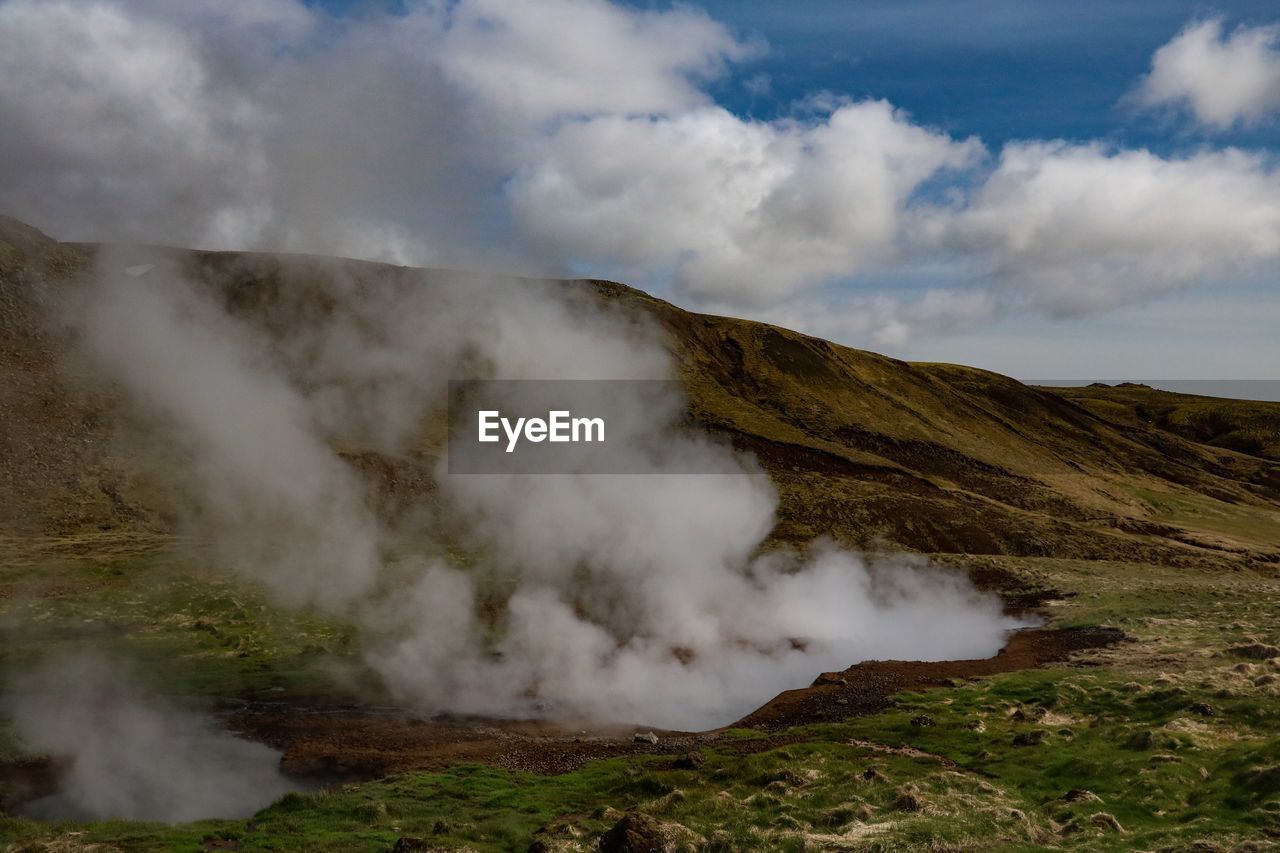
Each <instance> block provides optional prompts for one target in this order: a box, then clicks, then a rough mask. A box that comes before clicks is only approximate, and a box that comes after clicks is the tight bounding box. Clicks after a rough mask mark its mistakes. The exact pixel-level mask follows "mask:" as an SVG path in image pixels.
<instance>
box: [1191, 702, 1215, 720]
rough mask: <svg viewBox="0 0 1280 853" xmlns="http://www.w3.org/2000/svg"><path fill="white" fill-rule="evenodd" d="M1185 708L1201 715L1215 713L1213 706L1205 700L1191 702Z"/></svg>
mask: <svg viewBox="0 0 1280 853" xmlns="http://www.w3.org/2000/svg"><path fill="white" fill-rule="evenodd" d="M1187 710H1188V711H1190V712H1191V713H1193V714H1199V715H1200V716H1202V717H1212V716H1213V715H1214V713H1215V712H1214V710H1213V706H1212V705H1210V704H1209V703H1207V702H1193V703H1192V704H1191V705H1190V706H1189V707H1188V708H1187Z"/></svg>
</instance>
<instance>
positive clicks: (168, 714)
mask: <svg viewBox="0 0 1280 853" xmlns="http://www.w3.org/2000/svg"><path fill="white" fill-rule="evenodd" d="M13 717H14V722H15V724H16V726H17V732H18V735H19V736H20V737H21V738H22V739H23V741H24V742H25V743H26V744H27V746H28V747H30V748H33V749H35V750H39V751H43V752H47V753H49V754H52V755H55V756H59V757H66V758H68V759H69V762H70V763H69V764H68V766H67V768H66V771H65V774H64V776H63V779H62V786H61V790H60V791H59V792H58V793H57V794H55V795H52V796H49V797H45V798H44V799H41V800H37V801H34V802H32V803H29V804H28V805H27V808H26V811H27V813H28V814H30V815H32V816H34V817H48V818H57V819H64V820H65V819H78V820H96V819H105V818H121V819H130V820H158V821H165V822H174V823H176V822H179V821H189V820H197V819H201V818H209V817H222V818H234V817H245V816H248V815H250V814H253V813H254V812H256V811H257V810H258V809H260V808H262V807H263V806H264V805H265V804H267V803H269V802H271V801H272V800H274V799H275V798H277V797H279V796H281V795H283V794H285V793H286V792H288V791H292V790H296V786H295V785H294V784H293V783H291V782H290V781H289V780H288V779H286V778H285V777H284V776H283V775H281V773H280V771H279V769H278V768H279V759H280V754H279V753H277V752H276V751H274V750H272V749H270V748H268V747H265V746H263V745H262V744H257V743H251V742H249V741H246V740H241V739H240V738H238V737H235V736H234V735H231V734H229V733H227V732H225V731H220V730H217V729H215V728H213V727H211V725H210V721H209V720H207V719H206V718H205V717H203V716H201V715H199V714H197V713H195V712H193V711H190V710H187V709H184V708H180V707H178V706H175V705H172V704H170V703H168V702H166V701H164V700H162V699H159V698H157V697H154V696H147V695H145V693H144V692H143V691H142V690H141V689H140V688H139V686H138V685H137V684H136V683H134V682H133V681H132V680H131V678H130V677H129V675H128V671H127V669H125V668H123V667H122V666H121V665H120V663H119V662H118V661H108V660H106V659H104V658H101V657H97V656H92V655H85V656H81V657H76V658H69V659H65V660H61V661H55V662H48V663H46V664H45V665H43V666H42V667H41V668H39V669H38V670H37V671H35V672H31V673H28V674H27V675H26V677H25V678H23V679H21V680H20V681H19V683H18V684H17V690H16V693H15V695H14V700H13Z"/></svg>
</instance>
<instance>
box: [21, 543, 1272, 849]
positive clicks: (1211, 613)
mask: <svg viewBox="0 0 1280 853" xmlns="http://www.w3.org/2000/svg"><path fill="white" fill-rule="evenodd" d="M974 559H978V558H974ZM982 559H985V560H987V561H989V562H993V563H996V564H998V565H999V566H1000V567H1002V568H1006V569H1009V570H1011V571H1015V572H1017V573H1019V574H1020V575H1022V576H1024V577H1026V578H1028V579H1029V580H1032V581H1035V582H1036V583H1039V584H1042V585H1045V586H1053V587H1056V588H1058V589H1062V590H1064V591H1067V592H1069V593H1074V595H1073V596H1071V597H1069V598H1066V599H1064V600H1063V601H1062V602H1061V603H1060V604H1058V605H1057V606H1054V607H1052V608H1050V612H1051V613H1052V614H1053V616H1054V620H1055V622H1057V623H1059V624H1074V625H1091V624H1110V625H1115V626H1118V627H1122V628H1123V629H1124V630H1125V631H1126V632H1127V633H1128V634H1129V635H1130V636H1131V637H1132V641H1131V642H1128V643H1124V644H1122V645H1120V646H1117V647H1115V648H1113V649H1109V650H1101V651H1095V652H1090V653H1087V654H1085V655H1084V656H1082V658H1081V659H1079V660H1078V661H1077V662H1075V663H1072V664H1062V665H1055V666H1052V667H1048V668H1043V669H1040V670H1035V671H1025V672H1013V673H1006V674H1002V675H999V676H995V677H991V678H986V679H976V680H971V681H965V682H961V683H958V684H955V685H953V686H951V687H947V688H943V689H937V690H929V691H925V692H919V693H909V694H903V695H901V696H899V697H898V699H897V702H896V704H895V707H893V708H892V709H890V710H888V711H886V712H884V713H881V714H877V715H874V716H869V717H862V718H854V719H850V720H847V721H845V722H842V723H839V724H831V725H822V726H809V727H803V728H797V729H793V730H789V731H785V732H780V733H773V734H771V735H767V736H766V735H764V734H762V733H760V732H756V731H752V730H747V729H730V730H727V731H726V732H724V733H723V734H722V736H721V737H720V738H719V739H718V740H717V741H715V742H713V743H712V744H711V745H710V746H709V747H707V748H706V749H704V750H703V752H704V755H705V758H706V760H705V763H704V764H703V765H702V766H701V767H700V768H698V769H696V770H677V769H674V768H673V767H672V764H671V758H670V757H664V756H658V757H644V758H634V759H613V760H608V761H598V762H594V763H591V764H587V765H585V766H584V767H582V768H580V769H578V770H576V771H573V772H570V773H566V774H562V775H559V776H535V775H531V774H528V773H522V772H515V771H508V770H503V769H500V768H496V767H481V766H474V765H465V766H458V767H454V768H452V769H450V770H448V771H446V772H440V773H408V774H404V775H400V776H395V777H390V778H387V779H383V780H380V781H377V782H371V783H367V784H362V785H353V786H346V787H343V788H340V789H338V790H333V791H325V792H319V793H314V794H292V795H288V796H287V797H285V798H284V799H283V800H281V801H280V802H278V803H276V804H274V805H272V806H270V807H268V808H266V809H264V810H263V811H262V812H260V813H259V814H257V815H256V816H254V817H253V818H252V819H251V820H248V821H205V822H201V823H196V824H189V825H182V826H176V827H169V826H162V825H154V824H131V823H121V822H102V823H93V824H87V825H50V824H41V823H36V822H32V821H26V820H20V819H7V820H4V821H3V822H0V836H2V837H5V838H7V839H9V844H10V847H9V848H8V849H12V850H23V849H33V850H34V849H45V848H44V847H42V845H45V844H47V843H61V841H62V840H67V839H70V840H71V841H73V842H74V843H77V844H92V843H104V844H113V845H119V846H121V847H123V848H124V849H130V850H175V849H176V850H184V849H185V850H196V849H199V848H200V846H201V844H202V842H203V840H205V839H206V838H227V839H234V840H235V841H236V842H237V843H238V844H239V845H240V849H242V850H317V851H346V850H353V851H358V850H369V851H381V850H386V849H388V848H389V847H390V845H391V844H392V843H394V841H395V840H396V839H397V838H399V837H401V836H405V835H408V836H418V837H422V838H425V839H427V840H428V841H429V842H430V843H431V844H433V845H436V846H437V847H439V848H441V849H473V850H524V849H526V848H527V847H528V845H529V844H530V842H531V841H532V840H534V839H535V838H541V839H544V840H546V841H547V842H548V844H549V845H550V849H566V850H588V849H592V847H593V845H594V843H595V841H596V839H597V838H599V836H600V834H601V833H602V832H603V831H604V830H605V829H607V828H608V827H609V826H610V825H611V824H612V823H614V822H616V821H617V819H618V818H619V817H620V815H621V813H623V812H626V811H628V810H640V811H643V812H645V813H647V814H649V815H651V816H653V817H654V818H655V819H656V820H658V821H660V822H662V824H664V825H665V826H667V827H668V830H669V832H670V834H671V837H672V838H673V839H674V840H675V841H677V842H678V845H677V846H680V847H682V848H684V849H712V850H714V849H719V850H755V849H777V850H797V851H798V850H802V849H856V850H903V849H906V850H910V849H919V850H935V849H941V848H944V847H951V848H953V849H972V848H974V847H979V846H980V847H984V848H988V849H993V850H1005V849H1007V850H1024V849H1031V848H1033V847H1034V846H1035V845H1038V844H1055V845H1059V846H1062V847H1064V848H1070V849H1098V850H1127V849H1156V848H1160V847H1164V846H1178V845H1186V844H1188V843H1190V842H1191V841H1194V840H1197V839H1213V840H1215V841H1217V842H1219V843H1223V844H1232V843H1239V842H1243V841H1244V840H1248V839H1259V840H1265V839H1267V838H1274V837H1277V836H1278V835H1280V769H1277V768H1280V739H1277V737H1276V735H1277V732H1280V701H1277V689H1276V685H1277V683H1278V682H1277V680H1276V676H1280V666H1277V665H1276V664H1275V663H1273V662H1266V661H1256V660H1255V661H1246V660H1245V659H1242V658H1239V657H1235V656H1233V655H1232V654H1231V653H1230V652H1229V651H1228V650H1229V649H1230V648H1231V647H1233V646H1235V645H1238V644H1240V643H1246V642H1266V643H1275V642H1276V641H1277V639H1280V606H1277V605H1280V580H1278V579H1277V577H1276V575H1275V574H1274V573H1264V572H1252V571H1238V572H1226V573H1220V574H1214V573H1211V572H1208V571H1199V570H1197V571H1189V570H1185V569H1173V568H1161V567H1155V566H1147V565H1141V564H1127V563H1105V562H1085V561H1071V560H1055V559H1041V560H1027V559H1013V558H982ZM174 571H177V570H176V569H174ZM189 583H190V584H192V585H191V586H187V585H185V583H184V582H181V581H180V580H179V579H177V578H174V579H173V582H172V583H171V584H170V585H169V586H168V587H167V590H168V591H167V592H161V591H156V592H154V593H152V595H154V596H155V598H151V597H149V596H145V595H144V596H141V597H138V595H137V593H136V592H134V593H131V594H129V595H125V596H123V597H122V598H121V599H120V602H125V601H135V602H136V603H135V604H134V605H132V607H134V608H136V609H134V610H126V611H125V612H126V613H131V614H134V616H131V617H130V618H129V619H126V620H124V621H125V622H126V623H128V624H133V623H132V621H131V620H132V619H133V618H135V617H137V618H142V617H144V616H150V617H152V618H159V616H160V615H161V614H160V611H161V610H163V608H164V607H165V606H173V605H177V606H178V612H180V613H183V614H185V615H184V616H183V617H181V618H174V619H173V620H171V622H166V621H165V620H163V619H160V620H159V621H160V622H161V623H162V624H161V626H160V627H158V628H157V629H156V630H157V631H158V632H159V634H160V636H161V637H162V638H165V637H167V638H168V639H167V640H166V642H179V640H178V639H177V638H181V643H184V644H186V645H185V646H184V647H185V648H186V649H187V651H186V654H188V655H193V656H194V657H192V658H189V660H194V661H198V662H199V663H200V665H201V666H204V665H205V664H207V663H212V662H214V661H219V660H221V659H222V658H223V657H225V655H224V654H223V655H221V656H220V653H218V652H217V650H218V649H222V650H224V652H225V650H226V649H229V648H234V644H232V641H231V636H232V635H235V636H236V637H237V638H238V639H237V640H236V642H237V643H241V642H248V643H251V644H253V647H254V648H255V649H256V651H255V652H254V654H255V655H262V656H264V659H265V660H268V661H273V662H274V663H273V666H274V667H275V672H276V674H277V676H280V675H281V674H283V673H287V672H290V671H294V672H303V671H306V667H305V666H304V665H302V664H299V663H298V660H299V655H300V654H301V651H302V646H304V645H305V644H306V643H307V642H311V641H314V640H315V639H316V638H322V637H329V638H330V640H332V638H333V637H334V636H339V635H340V634H329V633H326V632H327V631H329V630H333V629H332V628H329V629H322V628H321V627H318V626H317V627H315V628H314V631H315V634H314V635H313V638H312V640H302V639H299V638H298V637H295V636H293V634H292V630H293V628H297V627H299V626H297V625H294V626H292V628H290V630H283V629H281V628H280V627H279V626H274V620H275V619H277V618H284V619H288V618H296V617H285V616H283V615H282V614H277V613H275V612H274V611H271V610H269V609H258V608H260V607H261V605H257V604H251V603H250V602H247V601H245V600H243V599H242V598H240V597H238V596H237V597H231V598H228V595H229V593H228V592H227V591H226V590H223V589H221V588H220V587H218V586H217V585H212V586H210V585H208V584H209V582H208V581H200V582H196V581H189ZM94 600H95V601H96V600H98V599H96V598H95V599H94ZM104 606H105V605H104ZM204 609H207V610H208V612H211V613H213V614H215V615H214V617H213V619H214V622H215V623H216V624H218V625H220V626H223V627H221V628H220V629H219V634H220V636H219V635H215V634H213V633H210V632H208V631H204V630H199V629H192V628H191V627H190V626H188V627H186V628H183V629H182V630H181V631H177V632H176V633H175V629H174V628H173V627H172V626H174V625H185V624H186V622H185V621H184V620H186V619H190V618H192V617H193V616H194V614H195V612H196V611H200V612H202V613H204V612H206V611H205V610H204ZM75 612H78V611H76V610H75V608H71V610H70V611H69V613H75ZM69 613H68V614H64V615H69ZM50 618H53V617H50ZM206 618H208V617H207V615H206ZM282 624H283V623H282ZM166 626H168V627H166ZM143 634H144V635H145V632H143ZM188 634H190V635H191V636H188ZM125 636H126V637H132V640H130V642H137V643H141V647H143V648H145V647H146V646H147V643H149V642H152V640H150V639H147V638H146V637H145V636H139V635H137V634H135V633H132V632H126V635H125ZM228 644H231V645H228ZM203 655H208V657H207V658H206V657H202V656H203ZM304 657H305V656H304ZM226 659H227V660H230V661H233V662H234V661H238V660H239V661H242V660H244V659H241V658H236V657H234V656H232V657H230V658H226ZM241 665H243V664H241ZM232 666H233V669H232V670H221V668H220V666H219V665H216V664H215V665H214V667H213V668H214V671H215V672H220V673H221V674H219V675H217V676H216V677H213V678H205V677H202V678H200V679H193V678H191V677H190V676H188V677H187V679H188V680H186V681H181V682H180V683H181V684H182V685H183V686H184V689H191V690H206V689H209V688H210V687H211V686H212V685H214V684H217V685H219V686H220V687H225V686H227V685H229V684H231V683H232V682H234V681H235V678H247V679H248V682H247V683H256V682H255V678H254V677H251V676H245V675H243V674H241V675H237V676H234V677H233V676H232V675H230V674H228V673H229V672H234V671H235V670H234V666H235V664H234V663H233V664H232ZM1198 704H1204V705H1208V706H1210V708H1211V710H1212V714H1211V715H1210V716H1205V715H1203V714H1201V713H1199V712H1198V711H1197V710H1196V708H1195V706H1197V705H1198ZM921 715H925V716H927V717H929V718H930V719H931V720H932V721H933V724H932V725H927V726H920V725H914V724H913V723H912V720H913V719H914V718H917V717H919V716H921ZM1033 732H1043V733H1044V734H1043V735H1040V736H1037V737H1038V738H1039V740H1037V741H1036V742H1035V743H1034V744H1033V745H1017V744H1016V743H1015V739H1016V738H1019V736H1022V740H1024V741H1025V740H1028V738H1027V737H1026V736H1027V735H1029V734H1030V733H1033ZM766 737H767V738H772V740H770V741H769V743H773V744H775V745H774V746H773V747H772V748H765V749H762V750H759V751H753V750H757V749H759V747H760V746H766V747H767V744H762V743H760V741H761V740H762V739H763V738H766ZM873 768H874V770H875V772H874V773H873V774H870V777H871V778H868V770H870V769H873ZM1072 790H1087V791H1088V792H1090V796H1087V797H1085V798H1084V799H1077V800H1076V801H1074V802H1073V801H1069V800H1067V799H1064V797H1065V796H1066V795H1067V793H1068V792H1069V791H1072ZM1093 797H1096V798H1098V799H1097V800H1094V799H1093ZM912 804H914V805H915V806H917V808H915V809H911V808H908V806H910V805H912ZM1100 813H1105V814H1107V815H1110V816H1111V817H1113V818H1114V819H1115V820H1116V821H1117V822H1118V824H1119V826H1120V827H1121V828H1122V829H1123V834H1121V833H1119V832H1117V831H1116V830H1115V829H1113V828H1109V827H1107V826H1105V825H1102V824H1100V823H1095V822H1094V820H1093V818H1094V816H1095V815H1098V814H1100ZM1100 820H1101V819H1100ZM53 849H56V848H53Z"/></svg>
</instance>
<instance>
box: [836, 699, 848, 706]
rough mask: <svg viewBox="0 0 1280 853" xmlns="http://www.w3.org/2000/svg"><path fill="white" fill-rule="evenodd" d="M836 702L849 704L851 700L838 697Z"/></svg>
mask: <svg viewBox="0 0 1280 853" xmlns="http://www.w3.org/2000/svg"><path fill="white" fill-rule="evenodd" d="M836 704H837V705H848V704H849V700H848V699H837V700H836Z"/></svg>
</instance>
